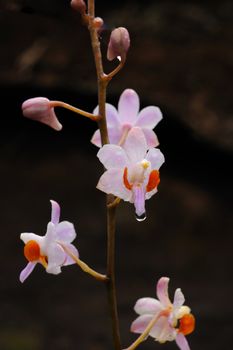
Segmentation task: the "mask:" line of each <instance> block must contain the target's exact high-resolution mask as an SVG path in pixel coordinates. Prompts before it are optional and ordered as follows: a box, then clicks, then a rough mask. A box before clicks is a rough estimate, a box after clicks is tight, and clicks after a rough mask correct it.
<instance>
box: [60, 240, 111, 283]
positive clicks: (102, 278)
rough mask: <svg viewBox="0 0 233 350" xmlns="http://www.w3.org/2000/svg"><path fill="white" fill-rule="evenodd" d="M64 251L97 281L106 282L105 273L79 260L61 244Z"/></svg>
mask: <svg viewBox="0 0 233 350" xmlns="http://www.w3.org/2000/svg"><path fill="white" fill-rule="evenodd" d="M61 246H62V248H63V249H64V251H65V252H66V253H67V254H68V255H69V256H70V257H71V258H72V259H73V260H74V261H75V262H76V264H77V265H78V266H79V267H80V268H81V269H82V270H83V271H84V272H86V273H88V274H89V275H91V276H92V277H94V278H95V279H97V280H98V281H103V282H106V281H108V277H107V276H106V275H102V274H101V273H99V272H97V271H95V270H93V269H91V268H90V267H89V266H88V265H87V264H86V263H85V262H83V261H82V260H80V259H79V258H78V257H77V256H76V255H74V254H73V253H72V252H71V251H70V250H69V249H68V248H67V247H66V246H65V245H63V244H61Z"/></svg>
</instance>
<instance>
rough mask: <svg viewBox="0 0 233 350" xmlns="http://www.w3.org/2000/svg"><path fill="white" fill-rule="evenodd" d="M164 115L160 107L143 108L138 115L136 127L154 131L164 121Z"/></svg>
mask: <svg viewBox="0 0 233 350" xmlns="http://www.w3.org/2000/svg"><path fill="white" fill-rule="evenodd" d="M162 117H163V116H162V113H161V111H160V109H159V108H158V107H155V106H148V107H146V108H143V109H142V110H141V111H140V113H139V114H138V118H137V121H136V124H135V126H139V127H141V128H147V129H154V127H155V126H156V125H157V124H158V123H159V122H160V120H161V119H162Z"/></svg>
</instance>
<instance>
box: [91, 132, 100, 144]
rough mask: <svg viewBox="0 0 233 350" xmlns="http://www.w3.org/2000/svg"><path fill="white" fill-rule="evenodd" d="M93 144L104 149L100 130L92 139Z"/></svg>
mask: <svg viewBox="0 0 233 350" xmlns="http://www.w3.org/2000/svg"><path fill="white" fill-rule="evenodd" d="M91 143H93V145H95V146H97V147H102V142H101V136H100V131H99V129H98V130H96V131H95V132H94V134H93V136H92V138H91Z"/></svg>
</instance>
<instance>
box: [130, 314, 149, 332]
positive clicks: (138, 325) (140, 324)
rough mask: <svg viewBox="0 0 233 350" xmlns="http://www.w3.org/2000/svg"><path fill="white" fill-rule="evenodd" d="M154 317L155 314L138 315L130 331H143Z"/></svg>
mask: <svg viewBox="0 0 233 350" xmlns="http://www.w3.org/2000/svg"><path fill="white" fill-rule="evenodd" d="M153 317H154V316H153V315H142V316H139V317H137V318H136V320H134V321H133V323H132V324H131V327H130V331H131V332H133V333H143V332H144V330H145V329H146V327H147V326H148V324H149V322H150V321H151V320H152V318H153Z"/></svg>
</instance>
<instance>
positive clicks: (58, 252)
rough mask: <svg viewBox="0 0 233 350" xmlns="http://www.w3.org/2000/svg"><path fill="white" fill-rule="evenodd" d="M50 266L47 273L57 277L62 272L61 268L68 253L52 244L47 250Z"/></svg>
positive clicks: (57, 245)
mask: <svg viewBox="0 0 233 350" xmlns="http://www.w3.org/2000/svg"><path fill="white" fill-rule="evenodd" d="M47 258H48V266H47V268H46V271H47V272H48V273H52V274H54V275H57V274H58V273H60V272H61V266H62V265H63V263H64V262H65V260H66V253H65V251H64V249H63V248H62V247H61V246H60V245H59V244H56V243H53V244H50V246H49V247H48V249H47Z"/></svg>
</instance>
